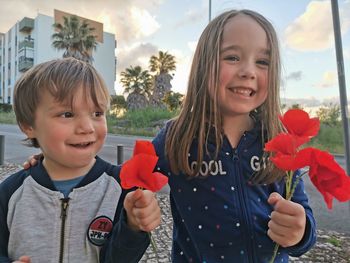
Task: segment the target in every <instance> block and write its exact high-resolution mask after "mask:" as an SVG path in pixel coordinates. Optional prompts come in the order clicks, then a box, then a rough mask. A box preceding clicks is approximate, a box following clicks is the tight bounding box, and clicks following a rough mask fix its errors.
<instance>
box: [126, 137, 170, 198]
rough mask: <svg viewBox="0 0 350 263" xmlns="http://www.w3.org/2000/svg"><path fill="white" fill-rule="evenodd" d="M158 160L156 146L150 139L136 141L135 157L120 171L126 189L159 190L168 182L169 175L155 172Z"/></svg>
mask: <svg viewBox="0 0 350 263" xmlns="http://www.w3.org/2000/svg"><path fill="white" fill-rule="evenodd" d="M157 161H158V156H157V155H156V151H155V149H154V146H153V144H152V143H151V142H149V141H136V144H135V147H134V153H133V157H132V158H131V159H130V160H128V161H126V162H125V163H124V164H123V166H122V169H121V171H120V180H121V186H122V188H124V189H130V188H133V187H140V188H143V189H147V190H150V191H153V192H157V191H159V190H160V189H162V187H163V186H164V185H166V184H167V183H168V177H166V176H165V175H163V174H161V173H158V172H153V171H154V167H155V166H156V164H157Z"/></svg>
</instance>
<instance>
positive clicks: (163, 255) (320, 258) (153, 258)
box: [0, 164, 350, 263]
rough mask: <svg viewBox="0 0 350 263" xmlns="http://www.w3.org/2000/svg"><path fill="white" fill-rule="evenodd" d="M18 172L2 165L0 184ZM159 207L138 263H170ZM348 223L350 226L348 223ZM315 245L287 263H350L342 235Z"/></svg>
mask: <svg viewBox="0 0 350 263" xmlns="http://www.w3.org/2000/svg"><path fill="white" fill-rule="evenodd" d="M20 168H21V166H20V165H16V164H5V165H1V166H0V182H1V181H2V180H3V179H4V178H6V177H7V176H8V175H10V174H12V173H14V172H15V171H17V170H19V169H20ZM157 197H158V201H159V205H160V207H161V209H162V223H161V225H160V226H159V227H158V228H157V229H155V230H153V231H152V237H153V239H154V241H155V244H156V247H157V253H155V251H154V249H153V248H152V246H149V248H148V249H147V251H146V253H145V255H144V257H143V258H142V259H141V261H140V262H143V263H157V262H163V263H168V262H170V250H171V237H172V219H171V214H170V202H169V197H168V195H167V194H158V196H157ZM349 223H350V222H349ZM317 232H318V237H317V243H316V245H315V246H314V248H313V249H311V250H310V251H309V252H308V253H306V254H304V255H303V256H301V257H300V258H290V262H295V263H309V262H320V263H321V262H329V263H350V237H349V235H345V234H343V233H339V232H335V231H327V230H326V229H319V230H317Z"/></svg>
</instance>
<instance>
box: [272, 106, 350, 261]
mask: <svg viewBox="0 0 350 263" xmlns="http://www.w3.org/2000/svg"><path fill="white" fill-rule="evenodd" d="M280 120H281V122H282V124H283V126H284V127H285V129H286V132H283V133H280V134H278V135H277V136H276V137H275V138H272V139H271V140H270V141H268V142H267V143H266V144H265V151H268V152H270V153H271V156H270V160H271V161H272V162H273V163H274V165H275V166H276V167H277V168H279V169H280V170H282V171H285V173H286V176H285V184H286V188H285V191H286V197H285V198H286V199H283V198H282V197H281V196H276V193H272V194H271V195H272V196H270V198H269V200H268V201H269V203H270V204H271V205H273V206H274V211H273V212H272V214H271V220H270V222H269V223H268V226H269V230H268V235H269V236H270V238H271V239H272V240H273V241H275V242H276V246H275V249H274V253H273V256H272V258H271V260H270V262H271V263H272V262H274V260H275V258H276V254H277V251H278V247H279V245H281V246H283V247H289V246H293V245H296V244H298V242H299V241H300V240H301V239H302V237H303V234H304V231H305V225H306V217H305V211H304V208H302V207H300V206H299V205H298V204H295V203H293V202H291V201H290V200H291V199H292V197H293V193H294V190H295V188H296V186H297V184H298V182H299V180H300V178H301V177H302V176H303V175H304V174H308V175H309V177H310V180H311V182H312V183H313V184H314V186H315V187H316V188H317V190H318V191H319V192H320V193H321V194H322V195H323V198H324V200H325V202H326V204H327V207H328V208H329V209H331V208H332V202H333V198H336V199H338V200H339V201H340V202H345V201H348V200H350V191H349V189H350V178H349V176H348V175H346V173H345V171H344V170H343V169H342V168H341V167H340V166H339V164H337V163H336V162H335V160H334V158H333V156H332V155H330V154H329V153H328V152H324V151H321V150H319V149H316V148H312V147H306V148H303V149H302V147H301V146H302V145H304V144H305V143H307V142H309V141H310V139H311V138H312V137H314V136H316V135H317V133H318V131H319V129H320V121H319V120H318V119H317V118H310V117H309V115H308V114H307V113H306V112H305V111H303V110H299V109H292V110H288V111H287V112H286V113H285V114H284V115H283V116H280ZM304 167H308V169H307V170H304V171H303V172H302V173H301V174H299V173H295V172H296V171H297V170H299V169H302V168H304ZM296 174H298V175H296Z"/></svg>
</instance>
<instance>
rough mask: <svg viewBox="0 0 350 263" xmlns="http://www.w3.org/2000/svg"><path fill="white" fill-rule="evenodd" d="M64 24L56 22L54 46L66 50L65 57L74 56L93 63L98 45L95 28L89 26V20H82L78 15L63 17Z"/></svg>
mask: <svg viewBox="0 0 350 263" xmlns="http://www.w3.org/2000/svg"><path fill="white" fill-rule="evenodd" d="M63 19H64V21H63V25H62V24H61V23H54V24H53V27H54V29H55V31H56V33H54V34H53V35H52V36H51V38H52V40H53V41H52V46H53V47H54V48H56V49H58V50H62V49H63V50H65V51H64V53H63V57H64V58H65V57H74V58H76V59H79V60H83V61H86V62H88V63H91V62H92V61H93V57H92V51H93V50H95V49H96V47H97V44H98V43H97V41H96V36H95V35H93V32H94V31H95V28H93V27H89V24H88V23H87V21H85V20H84V21H81V20H80V19H79V18H78V17H77V16H75V15H73V16H70V17H66V16H64V17H63Z"/></svg>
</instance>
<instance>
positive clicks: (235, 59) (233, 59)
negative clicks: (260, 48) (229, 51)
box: [224, 56, 239, 62]
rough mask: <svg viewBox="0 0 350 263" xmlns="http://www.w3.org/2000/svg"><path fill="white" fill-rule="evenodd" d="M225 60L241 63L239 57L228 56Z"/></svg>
mask: <svg viewBox="0 0 350 263" xmlns="http://www.w3.org/2000/svg"><path fill="white" fill-rule="evenodd" d="M224 59H225V60H227V61H234V62H235V61H239V58H238V57H237V56H226V57H225V58H224Z"/></svg>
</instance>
